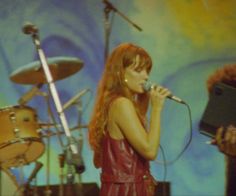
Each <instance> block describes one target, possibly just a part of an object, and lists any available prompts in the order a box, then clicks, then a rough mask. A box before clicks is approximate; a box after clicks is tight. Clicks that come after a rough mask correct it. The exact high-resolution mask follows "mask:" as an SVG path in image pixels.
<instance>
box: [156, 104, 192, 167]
mask: <svg viewBox="0 0 236 196" xmlns="http://www.w3.org/2000/svg"><path fill="white" fill-rule="evenodd" d="M183 105H185V106H186V107H187V109H188V114H189V125H190V135H189V139H188V141H187V143H186V144H185V146H184V148H183V149H182V150H181V151H180V153H179V154H178V155H177V156H176V158H174V159H173V160H171V161H168V160H166V159H165V155H164V149H163V148H162V147H161V145H160V149H161V151H162V156H163V161H158V160H156V161H155V162H156V163H159V164H163V165H165V166H167V165H171V164H173V163H175V162H176V161H177V160H179V159H180V157H181V156H182V155H183V153H184V152H185V151H186V150H187V148H188V147H189V145H190V143H191V141H192V137H193V126H192V115H191V109H190V106H189V105H188V104H187V103H184V104H183Z"/></svg>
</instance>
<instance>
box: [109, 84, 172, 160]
mask: <svg viewBox="0 0 236 196" xmlns="http://www.w3.org/2000/svg"><path fill="white" fill-rule="evenodd" d="M160 91H161V94H160ZM169 94H170V92H169V91H168V90H167V89H164V90H163V88H161V87H159V88H157V89H156V90H153V92H151V105H152V107H151V114H150V126H149V130H148V131H146V130H145V129H144V127H143V125H142V123H141V121H140V119H139V117H138V115H137V112H136V109H135V106H134V104H133V102H132V101H130V100H129V99H127V98H125V97H120V98H118V99H116V100H115V101H114V103H113V104H112V105H111V110H110V111H111V118H112V119H113V121H114V122H115V123H116V125H117V126H118V127H119V129H120V130H121V132H122V134H123V136H124V137H125V138H126V139H127V140H128V141H129V143H130V144H131V145H132V146H133V148H134V149H135V150H136V151H137V152H138V153H139V154H140V155H141V156H143V157H144V158H145V159H148V160H154V159H155V158H156V156H157V152H158V147H159V144H160V119H161V111H162V107H163V103H164V99H165V97H166V96H167V95H169Z"/></svg>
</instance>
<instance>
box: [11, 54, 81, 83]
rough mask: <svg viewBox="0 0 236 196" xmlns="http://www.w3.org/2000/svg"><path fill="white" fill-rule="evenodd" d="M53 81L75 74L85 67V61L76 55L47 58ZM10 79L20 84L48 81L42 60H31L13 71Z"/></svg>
mask: <svg viewBox="0 0 236 196" xmlns="http://www.w3.org/2000/svg"><path fill="white" fill-rule="evenodd" d="M47 62H48V67H49V70H50V72H51V75H52V78H53V81H57V80H61V79H64V78H66V77H68V76H70V75H72V74H75V73H76V72H78V71H79V70H80V69H81V68H82V67H83V62H82V61H81V60H80V59H78V58H74V57H63V56H61V57H51V58H48V59H47ZM10 79H11V80H12V81H13V82H16V83H20V84H41V83H47V79H46V75H45V73H44V70H43V67H42V65H41V62H40V61H34V62H31V63H29V64H27V65H25V66H23V67H20V68H19V69H17V70H15V71H14V72H12V73H11V75H10Z"/></svg>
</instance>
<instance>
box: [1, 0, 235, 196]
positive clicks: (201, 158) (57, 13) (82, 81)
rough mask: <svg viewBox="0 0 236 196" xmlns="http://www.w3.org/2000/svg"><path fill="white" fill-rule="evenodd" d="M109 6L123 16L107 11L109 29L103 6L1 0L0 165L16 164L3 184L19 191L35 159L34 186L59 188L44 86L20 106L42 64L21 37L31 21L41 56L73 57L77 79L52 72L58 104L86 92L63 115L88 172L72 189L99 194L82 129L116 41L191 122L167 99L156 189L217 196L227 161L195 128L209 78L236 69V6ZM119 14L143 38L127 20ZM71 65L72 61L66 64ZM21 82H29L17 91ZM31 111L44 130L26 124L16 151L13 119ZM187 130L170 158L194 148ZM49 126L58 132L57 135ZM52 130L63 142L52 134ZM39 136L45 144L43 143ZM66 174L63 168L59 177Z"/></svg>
mask: <svg viewBox="0 0 236 196" xmlns="http://www.w3.org/2000/svg"><path fill="white" fill-rule="evenodd" d="M110 2H111V3H112V5H113V6H115V8H116V9H118V11H119V12H116V13H114V12H113V11H112V10H111V11H110V12H109V13H108V18H109V21H108V23H105V21H106V20H105V16H104V15H105V14H104V7H105V4H104V3H103V1H97V0H67V1H63V0H40V1H36V0H11V1H9V0H1V2H0V80H1V86H0V119H2V120H1V122H0V125H1V128H0V142H1V143H0V146H1V148H0V154H1V156H2V157H0V158H1V160H7V158H8V156H12V157H13V158H14V159H15V161H16V162H17V163H16V164H15V165H14V163H12V165H14V166H15V167H13V168H11V169H10V171H6V170H5V169H3V170H2V173H3V174H4V175H3V176H5V178H10V180H9V184H11V185H9V186H13V187H15V189H17V185H16V184H15V181H16V182H17V183H18V185H20V184H22V183H25V182H27V181H28V179H29V177H30V175H31V174H32V171H33V170H34V168H35V166H36V164H35V161H38V162H41V163H42V164H43V166H42V168H41V169H40V170H39V172H38V174H37V184H38V185H46V184H59V183H60V175H61V172H60V164H59V157H60V156H59V155H60V154H62V153H63V152H64V150H65V149H66V147H65V146H67V139H66V137H65V134H63V133H64V131H63V127H62V126H61V125H60V124H61V123H60V118H59V117H58V114H57V111H56V107H55V104H54V103H55V102H54V101H53V99H52V96H51V95H50V92H49V88H50V87H49V86H48V85H47V84H45V83H44V84H43V85H42V86H41V88H40V92H38V93H37V94H36V96H34V97H32V99H29V100H28V102H26V104H25V106H22V107H19V101H20V98H21V97H22V96H23V95H25V93H26V92H28V91H29V90H30V89H32V88H33V87H35V88H36V86H37V84H38V82H37V81H40V78H37V73H38V72H37V70H39V69H38V67H37V66H38V65H40V63H37V62H35V61H38V60H39V55H38V51H37V49H36V47H35V44H34V42H33V39H32V37H31V35H26V34H24V33H23V32H22V27H23V25H24V24H25V23H26V22H30V23H32V24H34V25H35V26H36V27H37V28H38V30H39V40H40V43H41V48H42V50H43V52H44V54H45V56H46V58H48V59H51V58H54V59H55V58H56V59H57V60H58V59H59V60H58V61H57V63H58V64H59V65H62V64H63V63H62V62H64V60H68V59H69V60H68V62H67V63H64V64H63V65H64V66H68V67H69V68H68V69H71V71H72V72H73V71H74V72H73V74H72V72H71V73H68V72H66V71H65V70H63V69H59V68H58V69H56V71H58V72H56V73H54V75H55V76H56V77H57V78H58V80H56V81H55V83H54V84H55V87H56V90H57V92H58V95H59V100H60V102H61V105H64V104H65V103H66V102H67V101H68V100H70V99H71V98H72V97H74V96H75V95H78V94H79V93H82V92H85V93H84V94H83V96H81V97H80V98H79V99H78V100H76V104H72V105H70V106H69V107H67V108H66V109H65V110H64V114H65V117H66V120H67V123H68V125H69V127H70V129H72V131H71V133H72V135H73V138H74V139H75V143H76V145H77V144H78V145H80V146H82V148H80V147H79V148H78V149H79V151H80V152H81V153H80V154H81V157H82V159H83V161H84V165H85V171H84V172H83V173H82V174H81V175H80V176H75V181H80V182H82V183H86V182H94V183H97V184H98V186H100V170H97V169H95V167H94V165H93V161H92V151H91V149H90V147H89V145H88V140H87V138H88V132H87V128H86V125H87V123H88V121H89V118H90V115H91V112H92V107H93V103H94V95H95V93H96V87H97V83H98V80H99V79H100V76H101V73H102V70H103V67H104V53H105V52H104V51H105V45H106V43H109V51H111V49H112V48H114V47H115V46H116V45H118V44H120V43H122V42H133V43H135V44H138V45H140V46H142V47H143V48H145V49H146V50H147V51H148V52H149V53H150V55H151V57H152V59H153V64H154V67H153V70H152V73H151V76H150V80H151V81H153V82H155V83H158V84H161V85H163V86H166V87H168V88H169V89H170V90H171V91H172V92H173V94H174V95H176V96H179V97H181V98H182V99H183V100H185V101H186V102H187V103H188V105H189V106H190V109H191V115H192V116H191V117H192V119H190V116H189V112H188V109H187V107H186V106H184V105H181V104H178V103H175V102H173V101H170V100H167V101H166V105H165V108H164V111H163V119H162V125H161V127H162V137H161V146H162V148H163V153H162V151H159V152H160V153H159V155H158V158H157V160H156V161H153V162H152V163H151V170H152V174H153V175H154V177H155V178H156V179H158V180H159V181H168V182H170V183H171V193H172V195H179V196H180V195H181V196H184V195H186V196H188V195H191V196H194V195H196V196H200V195H201V196H203V195H204V196H213V195H214V196H216V195H223V193H224V183H225V177H224V169H225V165H224V156H223V155H222V154H221V153H220V152H219V151H218V150H217V148H216V147H214V146H211V145H208V144H206V141H208V140H209V139H210V138H208V137H207V136H205V135H203V134H200V133H199V121H200V119H201V116H202V114H203V112H204V109H205V107H206V104H207V101H208V95H207V90H206V79H207V77H208V76H209V75H210V74H211V73H212V72H214V71H215V70H216V69H217V68H219V67H222V66H223V65H224V64H230V63H235V62H236V1H235V0H225V1H222V0H214V1H212V0H135V1H134V0H130V1H125V0H112V1H110ZM120 13H121V14H120ZM123 15H125V16H126V17H127V18H128V19H130V20H131V21H132V22H134V23H135V24H136V25H138V26H139V27H140V28H141V29H142V31H139V30H137V29H136V28H135V27H134V26H133V25H131V24H130V23H129V22H128V21H127V20H125V18H124V17H122V16H123ZM105 27H106V28H105ZM107 27H109V28H110V35H109V36H107V38H108V39H105V37H106V36H105V29H107ZM106 40H107V41H108V42H106ZM74 58H76V61H75V62H74V61H72V60H73V59H74ZM32 62H33V63H32ZM30 65H31V68H30V69H28V70H30V71H29V73H30V74H28V75H23V74H22V73H23V71H25V70H27V68H29V66H30ZM59 67H60V66H59ZM60 68H61V67H60ZM41 71H42V70H41ZM39 72H40V70H39ZM16 73H18V75H17V74H16ZM41 73H42V72H41ZM14 74H15V75H14ZM12 75H13V76H15V77H16V76H18V79H17V80H15V81H13V80H12V78H11V76H12ZM59 79H60V80H59ZM22 81H28V83H27V84H22V83H21V82H22ZM39 86H40V85H39ZM27 108H31V109H32V110H29V109H27ZM12 111H13V112H12ZM29 111H31V112H29ZM50 111H51V113H52V114H51V113H50ZM34 113H35V114H37V116H38V123H39V124H40V128H41V129H42V131H41V133H40V134H41V136H37V134H36V132H37V129H36V128H35V127H37V125H34V126H31V125H30V127H27V126H25V124H24V123H26V122H25V121H24V120H22V122H21V123H22V124H21V125H22V126H21V125H20V127H21V128H20V130H18V131H20V132H23V133H24V132H26V129H27V130H29V131H27V133H25V135H27V136H29V137H32V138H33V139H29V140H27V139H26V136H25V137H24V136H23V137H22V138H21V139H22V142H23V143H21V144H17V143H15V142H14V141H15V140H16V139H17V138H16V137H17V136H14V134H12V131H13V129H12V127H14V126H13V125H12V123H14V122H13V121H14V117H16V118H17V117H19V118H20V117H21V116H22V115H23V116H25V117H26V121H27V118H28V119H29V118H32V117H34V116H35V114H34ZM12 116H13V118H11V117H12ZM53 118H54V122H53V121H52V119H53ZM55 122H56V123H55ZM190 122H191V123H192V140H191V142H190V145H189V146H188V148H187V149H186V151H185V152H184V153H183V154H182V155H181V156H180V157H179V158H178V159H177V160H176V157H178V155H179V154H180V152H181V151H182V150H183V149H184V147H185V146H186V144H187V143H188V142H189V140H190V136H191V128H190V127H191V126H190ZM54 124H57V129H56V128H55V125H54ZM16 131H17V130H16ZM56 131H58V132H59V133H60V134H58V135H56V134H55V133H56ZM23 135H24V134H23ZM35 135H36V136H35ZM37 137H38V138H37ZM41 138H42V141H43V142H40V139H41ZM37 139H39V140H37ZM24 142H25V143H24ZM28 144H29V146H30V147H29V148H30V149H29V150H30V151H31V152H30V153H29V154H28V158H31V159H32V161H31V162H30V163H29V164H27V165H26V164H24V163H21V161H19V159H21V157H22V156H23V155H24V152H23V151H21V150H19V147H27V145H28ZM31 144H32V145H31ZM62 144H63V146H62ZM19 153H20V154H19ZM9 154H10V155H9ZM18 155H19V156H18ZM21 155H22V156H21ZM175 160H176V161H175ZM165 163H166V164H165ZM9 164H11V163H9ZM67 173H68V170H67V164H65V167H64V174H65V175H66V174H67ZM10 174H12V175H13V176H12V175H10ZM10 176H11V177H10ZM64 180H65V181H66V179H64ZM13 181H14V182H13ZM31 183H34V181H33V182H31Z"/></svg>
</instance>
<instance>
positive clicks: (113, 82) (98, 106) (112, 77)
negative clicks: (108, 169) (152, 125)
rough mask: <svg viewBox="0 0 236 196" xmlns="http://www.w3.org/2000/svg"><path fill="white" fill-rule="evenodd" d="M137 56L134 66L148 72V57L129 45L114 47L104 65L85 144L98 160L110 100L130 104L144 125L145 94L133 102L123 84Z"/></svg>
mask: <svg viewBox="0 0 236 196" xmlns="http://www.w3.org/2000/svg"><path fill="white" fill-rule="evenodd" d="M137 55H139V56H140V63H139V65H138V66H139V67H140V68H143V69H147V70H148V72H150V70H151V67H152V60H151V58H150V56H149V55H148V53H147V52H146V51H145V50H144V49H143V48H141V47H138V46H136V45H133V44H131V43H123V44H120V45H119V46H118V47H116V48H115V49H114V50H113V52H112V53H111V55H110V56H109V58H108V59H107V62H106V64H105V69H104V72H103V75H102V78H101V80H100V82H99V84H98V87H97V96H96V99H95V105H94V110H93V113H92V116H91V120H90V122H89V143H90V145H91V147H92V150H93V151H94V152H95V153H96V154H97V155H98V156H99V157H101V151H102V149H101V143H102V139H103V136H104V133H105V131H106V126H107V120H108V110H109V104H110V103H111V101H112V100H113V99H114V98H116V97H119V96H123V97H127V98H129V99H130V100H131V101H133V103H134V105H135V107H136V111H137V114H138V116H139V118H140V120H141V122H142V123H143V124H145V119H146V117H145V116H146V112H147V110H148V102H149V96H148V94H147V93H142V94H137V97H136V99H133V98H132V97H131V92H130V90H129V89H128V88H127V87H126V85H125V82H124V72H125V68H126V67H128V66H130V65H131V64H132V63H133V62H134V61H135V57H136V56H137ZM101 158H102V157H101ZM100 161H101V160H100ZM100 161H99V162H100ZM100 163H101V162H100Z"/></svg>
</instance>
